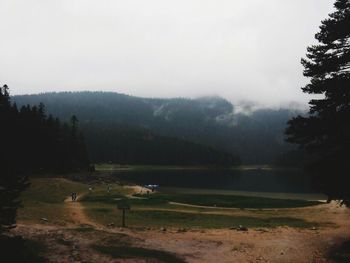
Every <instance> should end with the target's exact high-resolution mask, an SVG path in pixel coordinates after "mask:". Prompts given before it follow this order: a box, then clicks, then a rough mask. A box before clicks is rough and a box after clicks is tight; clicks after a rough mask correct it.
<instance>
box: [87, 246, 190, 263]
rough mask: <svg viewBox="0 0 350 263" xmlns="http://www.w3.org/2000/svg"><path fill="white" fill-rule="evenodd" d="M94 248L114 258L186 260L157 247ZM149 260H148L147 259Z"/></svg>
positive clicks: (177, 261) (168, 262) (180, 262)
mask: <svg viewBox="0 0 350 263" xmlns="http://www.w3.org/2000/svg"><path fill="white" fill-rule="evenodd" d="M93 248H94V249H95V250H97V251H99V252H100V253H103V254H107V255H110V256H112V257H114V258H121V259H126V258H143V259H153V260H157V262H158V261H160V262H166V263H184V262H185V261H184V260H182V259H180V258H179V257H177V256H176V255H174V254H172V253H169V252H165V251H161V250H155V249H147V248H140V247H130V246H108V247H107V246H93ZM147 262H148V261H147Z"/></svg>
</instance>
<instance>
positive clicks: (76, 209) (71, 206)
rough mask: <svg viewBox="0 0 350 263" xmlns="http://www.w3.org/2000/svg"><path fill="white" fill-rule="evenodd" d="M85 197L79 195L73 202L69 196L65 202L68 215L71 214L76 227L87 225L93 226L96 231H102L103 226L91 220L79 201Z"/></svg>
mask: <svg viewBox="0 0 350 263" xmlns="http://www.w3.org/2000/svg"><path fill="white" fill-rule="evenodd" d="M82 196H83V195H78V196H77V200H76V201H75V202H73V201H72V198H71V197H70V196H69V197H67V198H66V199H65V200H64V203H65V207H66V208H67V211H68V213H69V214H70V216H71V218H72V220H73V224H76V225H86V226H92V227H94V228H96V229H102V228H103V226H101V225H99V224H97V223H96V222H94V221H92V220H90V219H89V218H88V217H87V216H86V214H85V212H84V208H83V206H82V205H81V203H80V202H79V199H81V198H82Z"/></svg>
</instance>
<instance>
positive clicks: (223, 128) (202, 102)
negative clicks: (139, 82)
mask: <svg viewBox="0 0 350 263" xmlns="http://www.w3.org/2000/svg"><path fill="white" fill-rule="evenodd" d="M14 101H15V102H16V103H17V104H18V105H19V106H21V105H25V104H38V103H40V102H43V103H44V104H45V105H46V107H47V110H48V112H49V113H51V114H53V115H55V116H59V117H60V118H62V119H66V120H68V119H69V118H70V116H71V115H73V114H75V115H77V116H78V119H79V120H80V125H81V127H82V130H83V131H85V133H87V139H88V142H89V140H90V141H91V140H93V139H92V138H91V136H89V131H91V130H92V129H93V130H96V129H101V130H103V129H106V128H111V127H113V128H115V129H119V128H120V127H125V126H128V127H133V129H142V130H148V131H149V132H151V133H152V134H155V135H160V136H166V137H171V138H179V139H182V140H186V141H189V142H195V143H199V144H202V145H207V146H211V147H214V148H216V149H219V150H222V151H225V152H229V153H232V154H234V155H238V156H239V157H240V158H241V160H242V162H243V163H254V164H265V163H272V162H274V160H275V159H276V158H278V157H279V156H280V155H282V154H283V153H285V152H287V151H289V150H290V149H293V147H292V146H291V145H289V144H287V143H286V142H285V141H284V135H283V132H284V129H285V127H286V123H287V121H288V120H289V119H290V118H291V117H293V116H296V115H297V114H299V113H302V112H301V111H298V110H294V109H270V108H260V107H259V106H258V105H257V106H255V105H252V104H249V105H248V104H242V105H238V106H235V105H233V104H232V103H230V102H229V101H228V100H226V99H224V98H221V97H218V96H215V97H200V98H197V99H187V98H173V99H152V98H140V97H134V96H128V95H124V94H119V93H112V92H59V93H43V94H37V95H22V96H15V97H14ZM94 134H96V133H94ZM118 134H120V133H118Z"/></svg>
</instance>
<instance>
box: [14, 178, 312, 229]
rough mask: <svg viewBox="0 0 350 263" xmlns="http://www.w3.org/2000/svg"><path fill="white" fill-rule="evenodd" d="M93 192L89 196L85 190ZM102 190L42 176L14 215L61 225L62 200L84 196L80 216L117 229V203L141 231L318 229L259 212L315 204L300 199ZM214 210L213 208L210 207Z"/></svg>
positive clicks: (280, 214) (64, 213)
mask: <svg viewBox="0 0 350 263" xmlns="http://www.w3.org/2000/svg"><path fill="white" fill-rule="evenodd" d="M90 186H91V187H92V188H93V190H92V192H89V190H88V189H89V187H90ZM110 186H111V191H110V192H107V187H106V184H105V183H103V182H99V183H97V184H95V185H88V184H84V183H78V182H73V181H69V180H66V179H62V178H45V179H33V180H31V186H30V188H29V189H28V190H27V191H25V192H24V193H23V195H22V200H23V207H22V208H21V209H19V211H18V219H19V221H32V222H42V218H46V219H48V222H49V223H53V224H65V223H69V222H70V220H71V218H70V217H71V215H70V214H69V211H67V208H66V206H65V204H64V200H65V199H66V198H67V197H68V196H69V195H70V193H71V192H77V193H78V194H81V195H83V197H82V198H81V201H82V205H83V207H84V211H85V213H86V214H87V215H88V217H90V218H91V219H92V220H94V221H96V222H98V223H101V224H103V225H107V224H110V223H114V224H115V225H120V224H121V222H120V220H121V213H120V211H119V210H118V209H117V206H116V204H117V202H118V201H119V200H120V199H123V200H126V201H127V202H128V203H129V204H130V205H131V210H130V211H129V212H128V213H127V223H128V224H129V225H130V226H141V227H142V226H145V227H179V228H230V227H235V226H238V225H244V226H247V227H277V226H291V227H311V226H315V225H317V224H316V223H315V222H308V221H305V220H303V219H301V218H295V217H291V216H290V214H288V215H287V214H284V213H283V212H278V213H272V212H271V211H270V212H268V211H266V212H265V211H263V210H261V209H263V208H270V209H271V208H294V207H304V206H310V205H316V204H318V202H314V201H303V200H284V199H272V198H261V197H247V196H232V195H217V194H216V195H213V194H188V193H187V194H183V193H179V194H175V193H155V194H148V195H147V194H145V195H134V196H131V194H132V189H131V188H126V187H122V186H120V185H117V184H114V185H113V184H111V185H110ZM171 202H178V203H185V204H192V205H199V206H211V207H212V208H200V207H188V206H182V205H176V204H175V205H174V204H171ZM215 206H216V207H215ZM220 207H223V208H239V209H237V210H233V211H236V212H232V213H231V214H230V213H225V212H224V211H222V209H220ZM247 208H255V209H257V210H256V211H255V212H250V213H249V215H242V214H241V212H240V211H244V210H245V209H247Z"/></svg>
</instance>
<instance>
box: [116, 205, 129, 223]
mask: <svg viewBox="0 0 350 263" xmlns="http://www.w3.org/2000/svg"><path fill="white" fill-rule="evenodd" d="M117 207H118V209H119V210H122V211H123V214H122V227H125V212H126V210H130V205H129V204H128V203H126V201H125V200H120V201H119V202H118V203H117Z"/></svg>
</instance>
